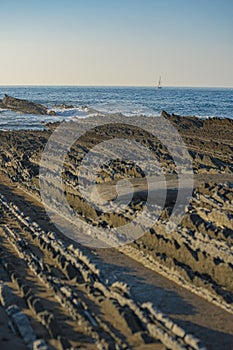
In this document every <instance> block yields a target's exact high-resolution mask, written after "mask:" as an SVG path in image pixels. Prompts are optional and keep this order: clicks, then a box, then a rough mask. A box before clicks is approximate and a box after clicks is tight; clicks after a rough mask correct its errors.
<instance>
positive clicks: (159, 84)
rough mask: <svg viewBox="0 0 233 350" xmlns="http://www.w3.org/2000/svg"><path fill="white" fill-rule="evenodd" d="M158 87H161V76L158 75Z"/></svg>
mask: <svg viewBox="0 0 233 350" xmlns="http://www.w3.org/2000/svg"><path fill="white" fill-rule="evenodd" d="M157 87H158V89H162V79H161V76H160V77H159V81H158V86H157Z"/></svg>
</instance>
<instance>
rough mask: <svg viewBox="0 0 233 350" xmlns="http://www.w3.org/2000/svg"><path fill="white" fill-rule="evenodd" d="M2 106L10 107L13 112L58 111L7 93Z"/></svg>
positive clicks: (53, 113) (48, 112) (49, 113)
mask: <svg viewBox="0 0 233 350" xmlns="http://www.w3.org/2000/svg"><path fill="white" fill-rule="evenodd" d="M0 108H2V109H10V110H12V111H13V112H20V113H25V114H40V115H46V114H48V115H54V116H55V115H56V112H55V111H53V110H51V111H50V110H49V109H48V108H47V107H45V106H43V105H41V104H39V103H34V102H30V101H27V100H23V99H19V98H15V97H12V96H8V95H5V97H4V98H3V99H2V100H0Z"/></svg>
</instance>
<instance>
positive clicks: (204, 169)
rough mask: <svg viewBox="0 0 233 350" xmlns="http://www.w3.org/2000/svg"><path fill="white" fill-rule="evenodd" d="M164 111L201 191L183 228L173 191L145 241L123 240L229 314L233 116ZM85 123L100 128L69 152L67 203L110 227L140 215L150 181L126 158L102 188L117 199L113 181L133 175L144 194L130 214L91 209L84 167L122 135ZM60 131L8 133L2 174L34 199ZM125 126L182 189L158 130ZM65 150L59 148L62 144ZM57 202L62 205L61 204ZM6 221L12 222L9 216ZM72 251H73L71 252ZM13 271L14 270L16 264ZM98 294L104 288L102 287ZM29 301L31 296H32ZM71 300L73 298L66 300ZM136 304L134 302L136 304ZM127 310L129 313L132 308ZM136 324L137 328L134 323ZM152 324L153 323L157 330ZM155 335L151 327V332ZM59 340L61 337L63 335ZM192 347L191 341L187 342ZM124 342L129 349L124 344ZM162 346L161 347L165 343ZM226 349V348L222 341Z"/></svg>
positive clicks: (114, 165) (130, 250) (232, 297)
mask: <svg viewBox="0 0 233 350" xmlns="http://www.w3.org/2000/svg"><path fill="white" fill-rule="evenodd" d="M163 117H164V118H166V119H167V120H168V121H169V122H170V123H172V125H174V127H175V128H176V129H177V130H178V132H179V134H180V135H181V137H182V139H183V141H184V143H185V145H186V147H187V149H188V152H189V155H190V157H191V159H192V166H193V171H194V175H195V176H196V177H195V179H196V180H195V183H194V190H193V196H192V198H191V200H190V202H189V205H188V206H187V207H186V212H185V215H184V216H183V218H182V221H181V222H180V224H179V225H178V227H177V228H175V230H173V231H171V232H169V233H166V228H165V226H166V222H167V221H168V220H169V217H170V213H171V211H172V208H173V205H174V203H173V197H169V195H168V197H167V199H166V204H165V207H164V209H163V211H162V214H161V215H160V218H159V220H158V221H157V223H156V224H155V225H154V227H153V228H151V229H150V230H149V231H148V232H147V233H146V234H145V235H143V236H142V237H141V238H139V239H138V240H135V241H133V242H132V243H131V244H129V245H127V246H122V247H121V248H119V250H120V251H121V252H122V253H124V254H126V255H127V256H130V257H131V258H133V259H136V260H137V261H139V262H141V263H142V264H143V265H145V266H147V267H148V268H150V269H151V270H154V271H156V272H158V273H161V274H162V275H163V276H165V277H166V278H168V279H170V280H172V281H175V282H176V283H178V284H180V285H181V286H183V287H185V288H187V289H188V290H190V291H192V292H193V293H195V294H197V295H199V296H201V297H204V298H205V299H206V300H208V302H210V303H211V304H214V305H216V306H217V307H220V308H221V309H222V310H223V312H226V313H227V314H232V313H233V284H232V276H233V252H232V241H233V230H232V219H233V163H232V159H233V139H232V134H233V121H232V120H230V119H217V118H214V119H208V120H201V119H198V118H195V117H180V116H176V115H169V114H167V113H166V112H163ZM120 118H121V119H120V121H121V122H122V123H123V122H124V118H123V116H121V117H120ZM82 123H90V125H92V127H90V128H89V129H90V131H89V132H88V133H87V134H85V136H83V137H82V138H81V139H79V140H78V142H76V143H75V144H74V145H73V146H72V151H70V152H69V153H68V155H67V157H68V158H67V162H66V164H65V167H64V172H63V180H64V190H65V193H66V198H67V201H68V203H69V204H70V205H71V206H72V208H73V209H74V210H75V211H77V213H78V214H79V215H80V216H81V217H82V218H84V219H85V220H87V221H88V222H89V223H91V224H92V225H93V226H96V225H100V227H101V225H109V226H110V227H111V226H118V225H122V224H125V223H127V222H129V221H130V220H132V217H133V215H135V213H136V212H137V211H140V210H142V207H143V205H144V198H143V196H142V193H143V191H144V186H145V183H144V180H143V176H142V174H141V172H140V169H139V168H137V167H136V166H134V165H133V164H128V163H124V162H123V163H122V162H120V161H119V160H115V161H113V162H111V163H109V164H108V166H106V167H105V168H102V169H101V170H100V172H99V175H98V179H97V182H98V186H99V191H100V192H101V191H102V192H103V193H106V195H108V196H109V198H108V199H109V200H111V199H112V198H111V196H114V190H113V192H111V190H110V187H113V188H114V186H115V184H116V182H117V181H118V180H119V179H124V178H125V177H126V178H128V179H133V180H132V184H133V185H134V187H135V188H134V189H135V191H136V193H138V196H137V198H136V197H135V200H133V201H132V203H131V206H130V209H129V210H128V212H127V213H125V214H124V215H122V214H121V215H119V214H111V213H110V214H109V213H104V214H103V213H100V212H98V210H96V209H94V208H90V206H89V205H88V203H86V201H85V200H84V199H83V198H82V195H81V193H79V191H78V190H77V187H76V184H77V181H78V170H77V169H78V166H79V164H80V162H81V160H82V159H83V157H84V156H85V154H87V152H88V150H89V149H90V148H91V147H93V145H96V144H98V143H99V142H101V141H103V140H106V139H110V138H111V137H115V136H116V130H115V128H114V127H113V126H111V125H110V126H104V127H102V128H99V129H98V128H94V125H95V124H94V120H93V119H91V118H90V119H89V120H88V121H85V122H84V121H83V122H82V121H81V120H80V122H79V127H80V128H82V125H84V124H82ZM92 123H93V124H92ZM57 125H59V124H56V126H57ZM53 130H54V125H53V124H50V125H48V129H47V130H46V131H30V130H28V131H11V132H3V131H2V132H0V137H1V145H0V167H1V171H2V173H3V174H5V175H4V176H7V177H9V178H10V180H11V181H13V183H14V184H16V185H17V186H20V188H21V189H23V190H24V191H26V192H27V193H29V194H30V195H32V196H33V198H37V200H39V201H40V192H39V165H40V160H41V154H42V152H43V150H44V147H45V145H46V142H47V141H48V139H49V137H50V135H51V134H52V131H53ZM119 130H120V131H119ZM119 130H118V131H119V132H120V136H121V137H122V138H124V137H126V138H127V137H128V138H129V137H131V138H132V139H137V140H138V141H139V142H141V143H142V144H143V145H145V146H146V147H148V148H150V150H152V152H154V154H155V155H156V156H157V158H158V159H159V161H160V163H161V164H162V165H163V169H165V172H166V176H167V181H168V183H169V184H170V187H171V189H174V190H175V189H176V176H175V172H174V164H173V162H172V159H171V158H170V157H169V154H168V151H167V149H166V148H165V147H164V146H163V145H162V144H161V142H159V141H158V140H156V139H155V138H154V137H153V136H151V135H148V134H147V133H146V132H143V131H141V130H140V132H138V131H137V130H135V129H132V128H131V129H130V127H126V126H125V125H123V124H122V128H119ZM67 132H68V133H70V135H71V134H72V132H73V126H72V124H71V125H70V129H68V131H67ZM174 142H175V141H174ZM61 146H62V145H60V147H61ZM57 149H58V150H59V147H58V148H57ZM47 168H48V171H49V172H50V174H51V176H53V169H52V167H51V164H47ZM54 186H56V184H54ZM53 204H54V205H58V204H57V203H53ZM13 205H14V203H12V204H6V205H5V204H4V202H3V205H2V206H1V208H2V210H3V209H4V210H3V212H4V213H5V212H6V211H7V210H10V211H11V214H9V213H8V214H7V215H15V212H17V210H16V208H13ZM9 208H10V209H9ZM12 208H13V209H12ZM5 215H6V214H4V215H3V217H5ZM19 216H20V215H19ZM4 220H6V219H4ZM19 220H21V222H22V223H23V224H24V225H28V226H29V229H30V230H31V227H32V223H29V222H27V220H26V219H25V218H24V216H22V215H21V216H20V217H19ZM6 222H8V221H7V220H6ZM26 222H27V223H26ZM2 229H3V231H4V230H5V231H4V232H5V236H4V232H3V231H2V233H3V238H4V240H5V239H6V232H8V231H6V230H11V231H9V232H10V234H9V235H8V236H9V237H12V238H11V243H12V244H13V245H15V246H16V245H17V244H18V243H17V242H19V240H20V239H21V241H22V244H25V243H23V242H24V241H23V240H22V239H23V237H21V236H20V235H18V233H17V231H15V230H12V228H11V227H8V228H4V227H3V228H2ZM25 234H26V233H25ZM28 234H30V235H31V238H30V239H33V240H35V241H36V239H37V238H36V234H35V232H34V231H33V230H32V232H31V233H30V232H28V233H27V235H28ZM20 237H21V238H20ZM42 238H43V237H42ZM42 238H41V241H40V242H39V241H38V244H39V245H40V246H41V248H42V249H43V250H45V251H49V250H53V249H54V248H53V247H52V246H51V247H50V248H48V247H47V246H46V244H47V245H51V242H49V240H48V241H46V239H45V242H42ZM44 238H45V237H44ZM25 239H26V241H27V239H28V238H26V236H25V238H24V240H25ZM65 240H67V238H65ZM26 241H25V242H26ZM20 249H21V248H17V247H16V250H17V252H18V254H21V255H22V257H23V258H24V259H25V261H27V263H28V264H29V265H30V264H31V265H32V269H34V270H37V272H39V271H40V269H41V266H42V265H41V264H40V265H38V266H37V265H35V262H34V263H33V261H32V260H30V259H32V256H31V255H30V254H29V252H27V251H25V250H24V249H23V250H22V249H21V250H20ZM59 249H60V248H59ZM35 251H36V250H35ZM100 251H101V250H100ZM100 251H98V249H97V250H96V254H97V255H98V254H100V256H101V254H103V253H101V252H100ZM102 252H103V251H102ZM67 254H70V253H69V252H67ZM72 254H73V253H72ZM80 254H81V253H80ZM57 259H58V260H57V265H58V266H59V268H60V269H61V271H62V273H63V274H65V275H66V278H68V279H70V278H71V275H72V276H76V274H77V271H76V272H75V271H74V269H73V267H72V268H71V267H69V268H68V265H66V264H65V262H63V263H62V261H60V260H59V259H60V258H59V257H57ZM61 260H62V258H61ZM68 260H69V259H68ZM33 264H34V265H33ZM36 266H37V267H36ZM65 266H66V267H65ZM44 268H45V266H44V265H43V269H44ZM8 270H9V271H8V272H9V273H10V274H11V271H10V269H8ZM81 271H82V270H81ZM73 273H74V275H73ZM100 273H101V270H100ZM77 276H78V275H77ZM77 278H78V277H77ZM80 278H84V280H85V277H84V275H83V276H82V277H80ZM96 278H97V277H95V278H94V280H96ZM41 279H42V280H44V283H47V284H48V285H49V286H50V288H52V289H55V285H53V284H51V283H52V281H47V280H46V278H45V277H43V273H42V274H41ZM71 279H72V278H71ZM91 281H92V278H90V279H88V280H87V281H86V283H87V285H86V288H90V289H91V288H93V287H92V282H91ZM97 285H98V288H99V291H98V293H100V295H101V294H103V293H107V294H108V293H109V294H108V295H109V298H111V295H112V294H111V293H112V292H111V291H110V292H107V291H106V289H105V288H106V287H101V286H100V285H99V284H98V283H97V284H96V285H95V288H96V287H97ZM21 288H22V287H21ZM56 288H57V287H56ZM111 288H112V287H111ZM111 288H110V290H111ZM95 292H96V293H97V291H95ZM93 293H94V292H93ZM98 293H97V294H98ZM121 293H123V292H121ZM60 294H61V293H60ZM107 294H106V295H107ZM114 295H115V294H114ZM105 297H106V296H105ZM63 298H64V296H63ZM119 300H122V301H121V302H122V303H123V299H118V301H117V302H118V303H119ZM148 301H150V300H148ZM26 302H28V301H27V299H26ZM63 302H65V301H64V300H63ZM29 303H30V302H29ZM122 305H123V304H122ZM124 305H126V304H124ZM130 305H131V306H132V305H133V304H130ZM69 307H70V306H69ZM138 307H139V306H138ZM72 312H73V311H72ZM131 312H132V309H131V311H129V314H131ZM134 312H136V314H137V317H138V315H139V314H140V312H141V311H136V309H135V310H134ZM144 312H145V310H144ZM150 312H152V311H150ZM125 315H126V316H125V317H126V318H127V313H126V314H125ZM140 317H141V316H140ZM149 317H150V318H153V317H157V316H155V314H153V317H152V316H151V315H150V316H149ZM42 323H43V321H42ZM92 326H93V325H92ZM157 326H158V325H157ZM130 327H134V326H132V325H131V326H130ZM151 327H152V326H151ZM172 327H174V326H173V325H172V326H171V329H172ZM221 327H222V328H221V331H222V332H224V326H221ZM152 328H153V327H152ZM152 328H150V329H151V330H152ZM155 329H156V328H155ZM105 330H106V328H105ZM93 332H94V331H93ZM156 332H157V333H156ZM156 332H155V333H156V336H157V337H158V339H160V340H159V341H160V342H161V341H162V340H161V339H162V338H163V337H162V336H161V337H160V336H159V334H160V333H159V330H158V328H157V331H156ZM166 332H167V331H165V333H166ZM180 332H181V333H182V331H181V330H180V331H179V336H181V333H180ZM97 333H98V332H97ZM149 333H150V332H149ZM182 334H183V333H182ZM184 334H185V333H184ZM184 334H183V336H181V338H183V339H189V338H188V337H187V338H186V337H185V335H184ZM93 335H94V333H93ZM151 335H152V334H151V333H150V336H151ZM228 335H229V336H230V333H228ZM171 336H172V335H171ZM176 336H178V334H176ZM176 336H175V339H176ZM53 337H54V335H53ZM231 337H232V338H229V339H232V340H233V335H232V333H231ZM55 338H56V337H55ZM173 338H174V335H173V336H172V339H173ZM106 339H107V338H105V340H104V342H105V343H106V342H107V343H108V340H106ZM122 339H123V338H122ZM122 339H121V340H119V339H118V340H117V342H118V344H121V346H123V343H121V341H122ZM129 339H130V340H129V343H130V344H131V346H132V344H133V340H132V339H131V338H129ZM169 339H170V338H169ZM190 339H191V338H190ZM176 340H177V339H176ZM57 341H59V340H58V338H57ZM98 341H99V342H100V343H101V341H100V339H98ZM229 341H230V340H229ZM109 342H110V343H111V342H112V340H109ZM102 343H103V342H102ZM140 344H142V343H140ZM152 344H153V346H152V347H151V348H153V349H155V347H154V346H155V344H154V343H153V342H152ZM174 344H175V343H174ZM174 344H172V343H169V347H171V348H173V347H174V348H175V345H174ZM192 344H194V341H191V343H189V345H188V346H190V347H187V348H190V349H191V346H193V348H194V349H199V348H201V346H202V345H198V343H197V342H196V345H195V346H196V347H195V346H194V345H192ZM229 344H230V343H229ZM229 344H228V345H229ZM208 345H211V346H212V348H213V349H214V348H215V347H214V344H208ZM67 346H68V345H67ZM140 346H142V345H140ZM143 346H144V348H145V349H146V348H147V347H148V349H149V345H148V344H147V345H145V343H144V345H143ZM165 346H168V344H165ZM185 346H187V344H186V345H185ZM198 346H199V347H198ZM122 348H124V346H123V347H122ZM159 348H160V347H159V345H158V349H159ZM208 348H209V347H208ZM210 348H211V347H210ZM216 349H217V348H216ZM218 349H221V348H220V347H219V346H218ZM222 349H224V347H222Z"/></svg>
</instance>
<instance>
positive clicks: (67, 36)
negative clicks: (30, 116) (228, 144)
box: [0, 0, 233, 87]
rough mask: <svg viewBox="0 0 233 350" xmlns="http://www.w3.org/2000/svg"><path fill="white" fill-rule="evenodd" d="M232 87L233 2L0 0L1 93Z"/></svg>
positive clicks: (196, 0) (224, 0)
mask: <svg viewBox="0 0 233 350" xmlns="http://www.w3.org/2000/svg"><path fill="white" fill-rule="evenodd" d="M160 75H161V76H162V84H163V85H164V86H203V87H204V86H213V87H214V86H216V87H218V86H221V87H233V0H40V1H38V0H0V85H105V86H107V85H111V86H113V85H120V86H125V85H129V86H153V85H155V84H157V82H158V79H159V76H160Z"/></svg>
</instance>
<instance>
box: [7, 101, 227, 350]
mask: <svg viewBox="0 0 233 350" xmlns="http://www.w3.org/2000/svg"><path fill="white" fill-rule="evenodd" d="M6 98H7V97H6ZM7 101H8V100H7ZM8 102H9V101H8ZM2 103H3V104H4V105H5V106H6V100H5V102H4V99H3V101H2ZM9 103H10V102H9ZM8 106H9V105H8ZM9 107H10V106H9ZM10 108H14V107H13V106H12V105H11V107H10ZM40 108H42V107H40ZM24 112H25V111H24ZM25 113H26V112H25ZM44 113H45V114H46V113H47V110H44ZM116 117H117V120H118V127H117V128H116V125H114V124H112V125H111V124H109V125H102V126H101V127H98V122H97V121H98V118H97V117H92V118H87V119H85V120H82V119H80V120H78V127H79V128H80V130H85V128H86V126H87V125H88V130H89V131H88V132H86V133H83V134H82V136H81V137H80V138H79V139H78V140H77V142H74V143H73V144H72V147H71V148H70V150H69V151H68V153H67V156H66V161H65V163H64V166H63V172H62V178H63V190H64V192H65V195H66V199H67V202H68V203H69V205H70V206H71V207H72V209H73V210H74V211H75V212H76V213H77V214H78V215H79V217H81V218H82V220H84V221H85V222H87V223H89V224H90V225H91V226H92V227H93V228H94V227H109V228H112V227H116V228H117V227H119V226H121V225H125V224H127V223H129V222H130V221H131V220H133V218H134V217H135V215H137V213H140V212H141V211H142V210H143V206H144V204H145V201H146V197H147V184H146V181H145V180H146V179H145V174H144V173H143V172H142V170H141V169H140V167H138V166H137V165H136V164H135V163H133V162H127V161H125V160H122V159H119V158H118V157H117V150H116V149H114V150H113V149H110V150H109V156H110V155H111V157H112V161H110V162H108V163H107V164H105V165H104V166H101V167H99V165H98V164H96V168H98V176H97V177H96V182H97V189H98V193H99V194H100V195H101V196H103V198H105V200H106V201H108V202H111V201H113V200H114V199H115V198H116V195H117V192H116V184H117V182H118V181H119V180H124V179H127V180H130V182H131V184H132V187H133V189H134V195H133V198H132V200H131V201H130V204H129V206H128V210H126V211H125V212H123V213H122V212H120V213H114V212H102V211H101V210H99V209H98V207H91V206H90V203H88V202H87V201H86V200H85V199H84V198H83V194H82V193H81V192H80V190H79V188H78V187H77V183H78V177H79V175H80V174H79V166H80V164H81V162H82V160H83V158H84V157H85V155H86V154H88V151H89V150H90V149H91V148H93V147H94V146H96V145H98V144H99V143H100V142H103V141H107V140H110V139H112V138H114V137H118V138H119V137H120V138H122V139H125V138H126V139H131V140H136V141H137V142H139V143H140V144H141V145H143V147H145V148H146V149H148V150H149V151H150V152H151V153H152V154H153V155H154V156H155V157H156V159H157V161H158V163H159V165H160V168H161V169H163V171H162V173H158V175H160V176H163V179H164V178H165V180H166V183H167V189H168V191H167V195H166V198H165V204H164V206H163V208H162V211H161V213H160V215H159V218H158V220H157V221H156V223H155V224H154V225H153V227H150V229H149V230H147V231H145V234H144V235H142V236H141V237H140V238H138V239H136V240H132V242H131V243H129V244H127V245H124V244H122V245H121V246H120V247H116V248H101V249H100V248H99V249H98V248H94V247H93V248H89V247H88V246H83V245H81V244H80V243H79V242H77V241H75V240H71V239H70V238H68V237H67V236H66V235H63V234H62V233H61V232H60V231H59V230H58V229H57V228H56V227H55V226H54V225H53V224H52V223H51V220H50V219H49V218H48V216H47V214H46V212H45V209H44V207H43V205H42V203H41V197H40V182H39V174H40V164H41V156H42V153H43V151H44V149H45V146H46V143H47V142H48V140H49V138H50V136H51V135H52V133H53V132H54V130H55V129H56V128H57V127H58V126H59V125H60V123H56V124H54V123H51V124H48V125H47V128H46V130H44V131H31V130H27V131H22V130H21V131H20V130H19V131H0V137H1V143H0V171H1V173H0V211H1V222H0V240H1V246H0V270H1V281H0V303H1V308H0V322H1V325H2V326H1V328H2V329H3V331H1V333H0V344H3V348H4V346H5V349H7V348H8V349H11V348H14V346H15V344H17V348H18V349H25V348H26V347H30V348H33V349H71V348H75V349H76V348H77V349H78V348H81V349H96V348H98V349H167V348H168V349H190V350H191V349H193V350H194V349H195V350H198V349H205V348H207V349H216V350H217V349H231V348H232V346H233V249H232V242H233V229H232V222H233V161H232V160H233V137H232V135H233V120H231V119H219V118H212V119H200V118H196V117H180V116H177V115H174V114H173V115H170V114H168V113H166V112H165V111H163V112H162V118H164V119H165V120H167V121H168V122H169V123H170V124H171V125H172V126H173V127H174V128H175V129H176V130H177V131H178V133H179V135H180V136H181V138H182V140H183V146H182V147H183V148H184V149H187V151H188V154H189V156H190V159H191V163H192V171H193V182H194V187H193V188H191V192H192V196H191V198H190V200H189V202H188V204H187V205H186V206H185V212H184V214H183V216H182V219H181V220H180V222H179V224H178V225H176V226H174V228H172V227H171V230H170V231H169V232H168V231H167V230H166V225H167V223H168V222H169V219H170V217H171V213H172V210H173V208H174V205H175V202H176V199H177V192H178V190H181V191H182V190H183V191H184V193H185V191H186V189H187V187H188V186H189V185H190V181H189V177H190V174H189V173H188V172H187V174H186V173H185V174H184V175H185V176H186V177H187V182H186V181H183V183H181V184H179V188H178V177H177V171H176V166H175V162H174V158H175V157H176V158H177V159H178V158H179V159H180V160H181V161H182V150H181V151H180V149H178V148H177V139H176V137H175V135H166V130H163V129H161V130H160V135H162V136H164V138H168V137H169V140H170V143H171V145H172V147H173V148H174V150H175V149H177V152H178V153H177V154H176V156H175V157H171V155H170V154H169V150H168V148H167V147H165V146H164V144H163V142H162V140H159V139H158V138H156V137H155V136H154V134H153V133H151V134H150V133H149V132H148V131H146V130H145V129H144V128H143V125H144V120H143V116H141V117H139V120H140V123H141V125H142V128H141V129H138V128H134V127H130V125H129V124H130V119H129V118H128V119H127V124H126V122H125V120H126V119H125V117H124V116H123V115H117V116H116ZM99 118H100V120H102V119H103V118H107V116H106V115H104V116H100V117H99ZM101 118H102V119H101ZM106 120H107V119H106ZM146 122H147V123H148V118H147V121H146ZM150 123H151V128H152V129H153V128H154V129H158V128H159V127H160V124H159V118H150ZM66 126H67V127H66V137H67V138H69V135H70V138H71V139H72V137H73V136H72V135H73V132H74V129H75V128H76V127H77V121H76V122H72V121H71V122H69V123H67V124H66ZM62 147H64V145H63V140H62V139H60V144H57V148H56V152H57V157H58V159H59V152H60V150H61V149H62ZM96 152H97V151H96ZM114 152H115V153H116V154H115V153H114ZM180 152H181V153H180ZM179 153H180V154H179ZM44 166H46V169H47V173H48V174H49V177H50V178H53V177H55V173H54V171H55V170H54V168H53V163H52V162H51V163H50V162H48V163H46V164H44ZM184 167H185V165H184ZM84 174H85V173H84ZM152 175H153V174H152ZM152 175H151V176H152ZM82 176H83V177H84V180H86V181H87V182H88V181H89V179H88V177H87V178H85V175H82ZM160 176H158V178H157V181H155V182H154V183H155V184H154V187H153V191H154V192H155V197H156V198H157V202H156V203H157V207H156V208H157V209H158V208H159V205H160V187H161V186H160V182H159V181H160ZM49 186H50V190H51V191H52V192H50V193H53V191H54V194H56V186H57V183H56V181H54V183H53V184H52V186H53V187H52V189H51V183H49ZM123 187H124V186H123ZM123 190H124V188H123ZM93 195H94V194H93ZM127 195H128V193H127V191H126V192H124V191H123V192H122V196H123V197H124V196H127ZM50 201H51V206H53V207H54V208H56V209H57V211H58V212H59V210H60V204H61V203H59V201H58V200H57V198H56V197H55V196H54V197H53V196H52V198H50ZM157 209H156V210H157ZM142 229H143V225H142ZM90 240H91V236H90ZM8 323H9V324H10V325H11V330H12V331H13V333H12V334H11V333H10V331H9V329H8V327H7V324H8ZM4 330H7V331H6V332H5V331H4Z"/></svg>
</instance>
